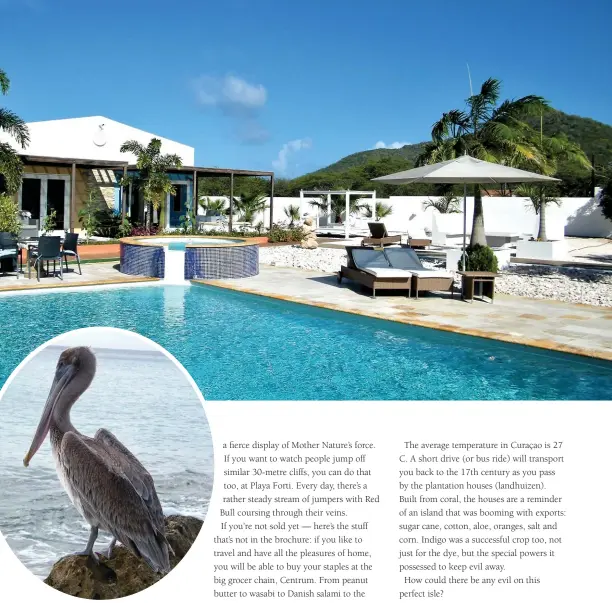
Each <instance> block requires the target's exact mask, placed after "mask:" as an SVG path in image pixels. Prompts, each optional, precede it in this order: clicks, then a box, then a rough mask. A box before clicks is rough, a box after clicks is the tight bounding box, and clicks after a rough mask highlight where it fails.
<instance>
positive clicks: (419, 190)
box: [199, 109, 612, 198]
mask: <svg viewBox="0 0 612 603" xmlns="http://www.w3.org/2000/svg"><path fill="white" fill-rule="evenodd" d="M542 121H543V131H544V134H545V135H546V136H553V135H555V134H561V133H564V134H565V135H566V136H567V137H568V138H569V139H570V140H572V141H574V142H576V143H578V144H579V145H580V146H581V148H582V149H583V150H584V152H585V153H586V154H587V156H588V157H589V159H592V158H593V157H594V159H595V168H596V184H597V185H601V184H603V178H604V176H603V169H602V168H604V167H607V166H612V126H610V125H607V124H604V123H601V122H598V121H595V120H594V119H589V118H587V117H580V116H578V115H569V114H567V113H563V112H562V111H558V110H556V109H551V110H550V111H548V112H546V113H545V115H544V117H543V120H542ZM531 125H532V126H533V127H534V128H536V129H538V130H539V128H540V119H539V118H535V119H533V120H532V121H531ZM425 144H426V143H425V142H420V143H418V144H411V145H406V146H404V147H402V148H400V149H371V150H368V151H361V152H359V153H353V154H351V155H348V156H347V157H344V158H342V159H340V160H339V161H336V162H335V163H332V164H331V165H329V166H327V167H325V168H322V169H319V170H316V171H315V172H311V173H309V174H304V175H303V176H299V177H297V178H293V179H291V180H289V179H283V178H279V179H278V180H277V181H276V188H275V194H276V195H277V196H281V197H282V196H285V197H293V196H298V195H299V192H300V189H305V190H307V189H311V190H312V189H315V190H325V189H329V190H345V189H352V190H376V193H377V195H378V196H379V197H382V198H384V197H388V196H389V195H431V194H440V193H443V192H444V189H443V188H441V187H435V186H432V185H426V184H411V185H405V186H394V185H389V184H386V185H385V184H380V183H374V182H371V179H372V178H376V177H377V176H384V175H386V174H391V173H393V172H398V171H400V170H407V169H410V168H411V167H414V163H415V160H416V158H417V157H418V156H419V154H420V153H421V151H422V150H423V148H424V146H425ZM557 176H558V177H559V178H561V180H562V182H561V183H560V185H559V189H558V191H557V194H558V195H560V196H575V197H583V196H590V195H591V194H592V173H591V171H590V170H584V169H577V168H575V167H573V166H569V165H564V164H560V165H559V171H558V173H557ZM215 180H216V179H208V178H207V179H204V181H203V180H202V179H201V181H200V182H201V185H200V184H199V186H201V188H200V190H201V192H202V194H227V193H228V191H229V185H228V182H226V181H227V179H219V181H218V182H217V183H215V184H213V182H214V181H215ZM213 188H214V191H213ZM447 188H448V187H447ZM209 190H210V192H208V191H209ZM235 190H236V194H237V195H239V194H253V193H261V194H268V185H267V184H266V183H265V182H263V181H262V180H261V179H251V178H245V179H239V182H238V181H237V186H236V189H235ZM205 191H206V192H205Z"/></svg>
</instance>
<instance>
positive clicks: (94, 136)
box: [0, 116, 195, 166]
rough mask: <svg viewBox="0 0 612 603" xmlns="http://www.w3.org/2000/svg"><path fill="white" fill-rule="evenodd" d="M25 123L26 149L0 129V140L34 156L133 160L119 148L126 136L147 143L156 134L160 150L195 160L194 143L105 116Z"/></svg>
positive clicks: (189, 163)
mask: <svg viewBox="0 0 612 603" xmlns="http://www.w3.org/2000/svg"><path fill="white" fill-rule="evenodd" d="M27 126H28V129H29V130H30V144H29V145H28V147H27V148H26V149H25V150H23V149H21V147H20V146H19V145H18V144H17V143H16V142H15V141H14V140H13V139H12V138H11V137H10V136H8V135H6V134H5V133H2V132H0V141H2V142H8V143H9V144H11V146H13V147H14V148H15V150H16V151H17V152H19V153H25V154H27V155H33V156H40V157H65V158H70V159H97V160H101V161H129V162H130V163H136V157H135V156H134V155H132V154H131V153H121V152H120V151H119V148H120V147H121V145H122V144H123V143H124V142H125V141H126V140H137V141H138V142H140V143H142V144H145V145H146V144H148V143H149V142H150V141H151V138H159V139H160V140H161V141H162V153H176V154H177V155H179V156H180V157H181V159H182V160H183V165H186V166H192V165H194V164H195V150H194V148H193V147H189V146H187V145H185V144H181V143H179V142H176V141H174V140H170V139H168V138H163V137H161V136H157V135H156V134H152V133H151V132H145V131H144V130H139V129H137V128H133V127H132V126H128V125H126V124H122V123H120V122H118V121H114V120H112V119H108V118H107V117H102V116H94V117H77V118H73V119H54V120H50V121H34V122H30V123H28V124H27ZM100 126H102V128H101V127H100Z"/></svg>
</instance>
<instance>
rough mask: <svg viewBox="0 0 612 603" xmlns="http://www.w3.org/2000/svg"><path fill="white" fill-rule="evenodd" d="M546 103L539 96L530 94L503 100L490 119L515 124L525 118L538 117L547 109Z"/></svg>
mask: <svg viewBox="0 0 612 603" xmlns="http://www.w3.org/2000/svg"><path fill="white" fill-rule="evenodd" d="M548 106H549V105H548V101H547V100H546V99H544V98H543V97H541V96H535V95H533V94H530V95H528V96H523V97H522V98H517V99H513V100H505V101H504V102H503V103H501V104H500V105H499V106H498V107H497V108H496V109H494V110H493V113H492V114H491V119H492V120H495V121H503V122H506V123H511V124H516V123H517V122H523V123H524V120H525V118H526V117H529V116H533V115H540V113H541V112H542V111H544V110H546V109H547V108H548Z"/></svg>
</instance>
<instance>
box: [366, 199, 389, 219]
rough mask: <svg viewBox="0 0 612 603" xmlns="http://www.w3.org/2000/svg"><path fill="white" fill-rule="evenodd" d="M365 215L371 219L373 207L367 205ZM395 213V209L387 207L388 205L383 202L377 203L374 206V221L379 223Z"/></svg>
mask: <svg viewBox="0 0 612 603" xmlns="http://www.w3.org/2000/svg"><path fill="white" fill-rule="evenodd" d="M363 213H364V214H365V217H366V218H371V217H372V207H371V206H370V205H366V206H365V208H364V210H363ZM392 213H393V208H392V207H391V206H390V205H387V204H386V203H383V202H382V201H376V203H375V205H374V214H375V215H374V219H375V220H376V221H377V222H378V220H380V219H382V218H386V217H387V216H390V215H391V214H392Z"/></svg>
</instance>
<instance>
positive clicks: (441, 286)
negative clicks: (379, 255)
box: [383, 247, 455, 299]
mask: <svg viewBox="0 0 612 603" xmlns="http://www.w3.org/2000/svg"><path fill="white" fill-rule="evenodd" d="M383 253H384V254H385V257H386V259H387V260H388V261H389V265H390V266H391V267H392V268H395V269H398V270H407V271H408V272H410V273H411V274H412V292H413V293H414V294H415V297H416V298H417V299H418V297H419V291H450V292H451V295H452V296H453V297H454V295H455V288H454V285H455V278H454V276H453V273H452V272H449V271H447V270H434V269H433V268H425V266H423V264H422V263H421V260H420V259H419V256H418V255H417V254H416V252H415V251H414V250H413V249H410V248H409V247H392V248H388V249H385V250H384V252H383Z"/></svg>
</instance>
